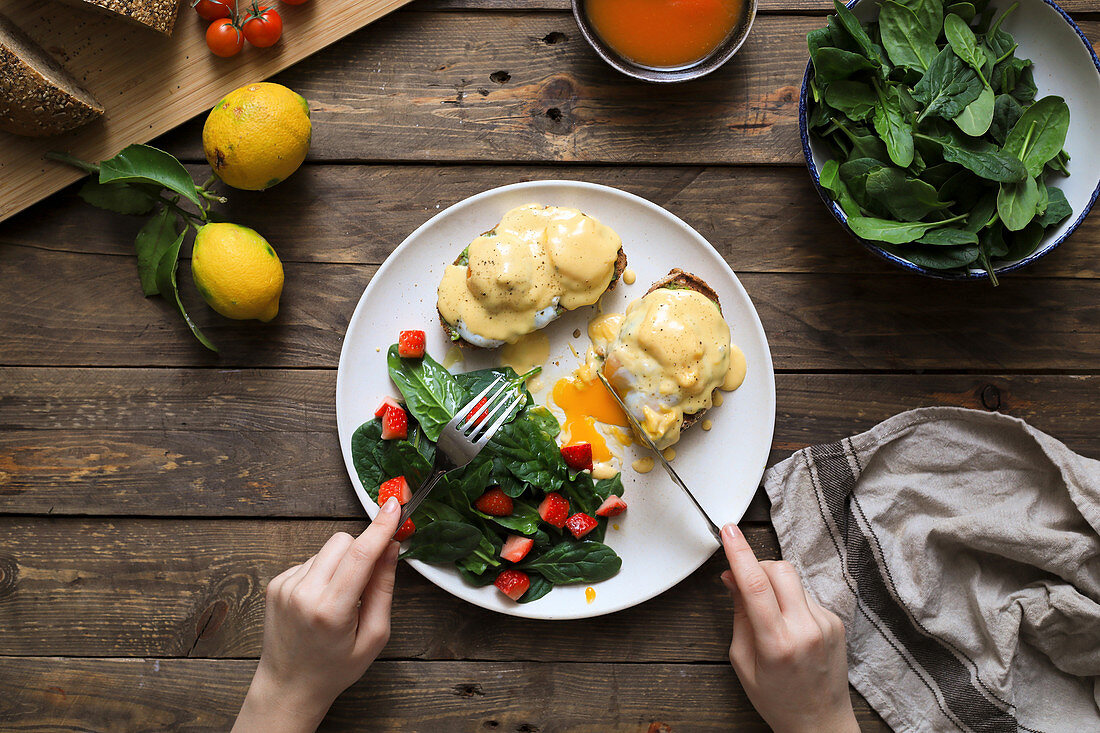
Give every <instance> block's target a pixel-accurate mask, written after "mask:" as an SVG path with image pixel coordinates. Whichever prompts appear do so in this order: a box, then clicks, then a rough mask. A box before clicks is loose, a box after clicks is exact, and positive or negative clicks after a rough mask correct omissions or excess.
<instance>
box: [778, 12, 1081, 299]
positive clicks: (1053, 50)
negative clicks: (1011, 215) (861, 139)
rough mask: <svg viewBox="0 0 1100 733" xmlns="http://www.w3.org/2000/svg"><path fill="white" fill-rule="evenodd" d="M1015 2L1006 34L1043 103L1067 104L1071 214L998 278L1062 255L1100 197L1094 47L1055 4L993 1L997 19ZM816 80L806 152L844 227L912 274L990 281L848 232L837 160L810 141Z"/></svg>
mask: <svg viewBox="0 0 1100 733" xmlns="http://www.w3.org/2000/svg"><path fill="white" fill-rule="evenodd" d="M1014 2H1016V3H1017V4H1018V7H1017V8H1016V10H1015V11H1014V12H1012V13H1011V14H1010V15H1009V16H1008V17H1007V18H1006V19H1005V21H1004V23H1003V24H1002V25H1001V27H1002V28H1003V29H1004V30H1005V31H1007V32H1009V33H1011V34H1012V36H1013V38H1014V39H1015V40H1016V42H1017V43H1018V44H1019V48H1018V49H1017V50H1016V56H1017V57H1020V58H1026V59H1031V61H1032V62H1033V64H1034V67H1033V74H1034V78H1035V85H1036V86H1037V87H1038V90H1039V92H1038V95H1037V98H1042V97H1044V96H1047V95H1050V94H1055V95H1058V96H1060V97H1062V98H1063V99H1065V100H1066V104H1067V105H1069V110H1070V124H1069V133H1068V134H1067V135H1066V144H1065V149H1066V151H1067V152H1068V153H1069V155H1070V161H1069V165H1068V169H1069V172H1070V175H1069V176H1068V177H1066V178H1059V179H1057V185H1058V187H1059V188H1061V189H1062V191H1063V192H1064V193H1065V195H1066V200H1067V201H1068V202H1069V204H1070V206H1071V207H1072V209H1073V213H1072V214H1071V215H1070V216H1069V217H1068V218H1067V219H1066V220H1065V221H1063V222H1062V223H1061V224H1060V225H1058V226H1055V227H1051V228H1050V229H1049V230H1048V231H1047V232H1045V233H1044V235H1043V239H1042V240H1041V241H1040V242H1039V246H1038V247H1036V249H1035V251H1034V252H1032V253H1031V254H1029V255H1027V256H1026V257H1024V258H1023V259H1021V260H1018V261H1016V262H1008V263H1001V264H999V265H998V266H997V267H996V268H995V272H996V273H997V274H1000V273H1005V272H1012V271H1013V270H1019V269H1020V268H1022V267H1026V266H1028V265H1030V264H1031V263H1032V262H1035V261H1036V260H1038V259H1039V258H1041V257H1044V256H1046V255H1047V254H1049V253H1050V252H1051V251H1053V250H1054V249H1055V248H1057V247H1058V245H1060V244H1061V243H1062V242H1064V241H1065V240H1066V239H1067V238H1068V237H1069V236H1070V235H1071V234H1072V233H1073V232H1074V230H1076V229H1077V227H1078V226H1080V224H1081V222H1082V221H1084V220H1085V217H1086V216H1087V215H1088V213H1089V210H1090V209H1091V208H1092V205H1093V202H1095V201H1096V197H1097V195H1098V194H1100V129H1098V128H1100V59H1097V57H1096V53H1095V52H1094V51H1093V49H1092V44H1090V43H1089V40H1088V38H1086V37H1085V34H1084V33H1083V32H1082V31H1081V29H1080V28H1079V27H1078V26H1077V24H1076V23H1074V22H1073V19H1072V18H1070V17H1069V15H1068V14H1067V13H1066V12H1065V11H1064V10H1062V8H1060V7H1058V5H1056V4H1055V3H1054V2H1051V0H994V2H992V3H991V6H992V7H995V8H996V9H997V14H998V15H999V14H1000V13H1003V12H1004V11H1005V10H1007V9H1008V8H1009V7H1011V6H1012V5H1013V3H1014ZM848 7H849V8H851V10H852V12H853V14H855V16H856V17H857V18H858V19H859V20H860V21H861V22H864V23H866V22H868V21H870V20H874V19H875V18H876V17H877V15H878V10H879V4H878V2H876V1H875V0H853V2H849V3H848ZM812 73H813V64H812V63H810V62H807V64H806V72H805V75H804V76H803V79H802V93H801V96H800V97H799V101H798V127H799V133H800V134H801V137H802V152H803V154H804V155H805V157H806V165H807V167H808V168H809V169H810V176H811V177H812V178H813V181H814V186H815V187H816V188H817V192H818V194H820V196H821V200H822V201H824V202H825V205H826V206H827V207H828V209H829V211H831V212H832V214H833V216H834V217H836V220H837V221H839V222H840V224H841V226H843V227H844V229H845V230H846V231H847V232H848V233H849V234H851V235H852V236H853V237H855V238H856V239H857V240H859V241H860V242H861V243H862V244H863V245H864V246H865V247H866V248H867V249H868V250H870V251H871V252H872V253H873V254H875V255H878V256H879V257H881V258H882V259H885V260H887V261H889V262H892V263H894V264H896V265H899V266H900V267H903V268H905V269H907V270H910V271H912V272H916V273H919V274H921V275H927V276H929V277H936V278H941V279H948V280H981V279H988V277H989V275H988V274H987V273H986V272H985V270H984V269H981V268H979V267H973V268H971V269H968V270H965V271H960V270H935V269H931V268H928V267H922V266H920V265H917V264H914V263H912V262H909V261H908V260H905V259H902V258H901V257H898V256H897V255H894V254H892V253H890V252H888V251H886V250H885V249H883V248H882V247H881V246H880V244H879V243H878V242H872V241H868V240H866V239H862V238H861V237H858V236H856V234H855V233H854V232H853V231H852V230H851V228H850V227H849V226H848V217H847V216H846V215H845V214H844V211H843V210H841V208H840V206H839V205H838V204H837V203H836V202H835V201H833V199H832V197H831V196H830V195H829V192H828V191H826V190H825V189H824V188H822V186H821V181H820V174H819V170H820V167H821V164H822V163H824V162H825V161H827V160H829V159H830V158H831V157H832V155H831V153H830V151H829V150H828V148H827V147H826V146H825V145H824V144H822V143H821V142H820V141H818V140H814V139H812V138H811V136H810V135H809V129H808V126H807V117H808V115H809V110H808V109H807V104H808V95H809V83H810V75H811V74H812Z"/></svg>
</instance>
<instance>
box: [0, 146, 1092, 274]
mask: <svg viewBox="0 0 1100 733" xmlns="http://www.w3.org/2000/svg"><path fill="white" fill-rule="evenodd" d="M191 171H192V173H193V175H194V176H195V177H196V178H198V179H201V178H203V177H204V176H206V175H208V173H209V171H208V169H207V167H206V166H205V164H203V165H192V166H191ZM546 179H554V180H585V181H591V182H594V183H602V184H605V185H609V186H614V187H616V188H621V189H624V190H626V191H630V192H631V193H635V194H637V195H639V196H642V197H643V198H646V199H649V200H650V201H653V202H655V203H657V204H660V205H661V206H664V207H666V208H668V209H669V211H671V212H672V213H674V214H676V215H678V216H680V217H681V218H683V219H684V220H685V221H687V222H688V223H689V224H691V225H692V226H694V227H695V228H696V229H698V230H699V232H700V233H702V234H703V236H705V237H706V238H707V239H708V240H709V241H710V242H711V243H712V244H713V245H714V247H715V248H716V249H717V250H718V251H719V252H721V253H722V255H723V256H725V257H726V258H727V259H728V260H729V262H730V264H731V265H732V267H733V268H734V269H735V270H736V271H737V272H800V273H827V272H850V273H855V272H858V273H867V274H891V273H893V274H896V273H897V270H896V269H894V268H893V267H892V266H890V265H887V264H886V263H884V262H882V261H881V260H879V259H878V258H876V257H873V256H871V255H869V254H868V253H866V252H865V251H864V250H863V248H862V247H860V246H859V245H858V244H857V243H856V242H855V241H854V240H852V239H850V238H848V237H847V236H845V235H844V234H843V233H842V230H841V229H840V226H839V225H838V224H837V223H836V222H835V221H834V220H833V218H832V216H830V215H829V213H828V211H827V210H826V209H825V207H824V206H822V205H821V203H820V199H819V198H818V196H817V194H816V192H815V191H814V189H813V187H812V185H811V184H810V179H809V175H808V174H807V172H806V170H805V169H804V168H801V167H797V168H763V167H746V168H741V167H727V168H723V167H635V166H629V167H609V166H583V167H574V166H567V167H566V166H503V167H490V166H445V167H438V166H424V165H408V166H385V165H383V166H359V165H308V166H306V167H304V168H303V169H302V170H301V171H299V172H298V173H297V174H295V176H294V177H292V178H291V179H289V180H288V181H287V182H286V183H284V184H281V185H279V186H276V187H275V188H273V189H271V190H270V191H265V192H263V193H248V192H244V191H230V192H229V194H228V195H229V197H230V203H229V205H227V206H225V207H219V210H220V211H222V212H224V214H225V216H226V217H227V218H228V219H229V220H231V221H236V222H239V223H241V224H244V225H246V226H251V227H253V228H254V229H257V230H258V231H260V232H263V233H264V234H266V235H267V236H268V237H269V238H270V239H271V241H272V242H274V244H275V246H276V247H277V248H278V250H279V255H280V257H281V258H282V259H283V261H284V262H330V263H346V264H381V263H382V262H383V261H384V260H385V258H386V257H387V256H388V255H389V254H390V253H391V252H393V250H394V248H395V247H396V246H397V245H398V244H400V243H401V241H402V240H403V239H404V238H405V237H406V236H407V235H408V234H409V233H410V232H412V231H413V230H414V229H416V228H417V227H418V226H420V225H421V224H423V223H424V222H425V221H427V220H428V219H429V218H430V217H431V216H432V215H434V214H435V213H437V212H438V211H439V210H440V209H442V208H446V207H447V206H450V205H451V204H453V203H455V202H457V201H461V200H462V199H464V198H466V197H468V196H471V195H473V194H476V193H479V192H481V191H484V190H487V189H490V188H494V187H496V186H501V185H505V184H509V183H517V182H520V181H529V180H546ZM142 222H143V220H141V219H138V218H134V217H125V216H118V215H116V214H112V213H110V212H106V211H102V210H100V209H95V208H93V207H91V206H88V205H87V204H85V203H84V202H83V201H81V200H80V199H79V197H77V195H76V189H75V187H72V188H69V189H66V191H65V192H64V193H62V194H59V195H57V196H54V197H52V198H51V199H50V200H49V201H47V202H43V203H42V204H40V205H38V206H35V207H33V208H31V209H30V210H28V211H27V212H25V213H24V214H22V215H20V216H18V217H15V218H14V219H12V220H11V221H10V222H8V223H6V224H5V225H4V231H3V233H0V243H6V244H9V245H23V246H27V247H37V248H45V249H50V250H55V251H66V252H85V253H99V254H115V255H126V256H131V255H132V254H133V241H134V236H135V235H136V233H137V230H138V229H139V228H140V226H141V224H142ZM486 226H487V227H488V226H489V224H488V223H487V224H486ZM1098 242H1100V219H1098V218H1095V217H1092V218H1089V219H1087V220H1086V221H1085V223H1084V225H1083V226H1082V227H1081V229H1079V230H1078V231H1077V232H1076V233H1075V234H1074V236H1073V238H1072V239H1070V240H1069V241H1068V242H1067V243H1065V244H1063V245H1062V246H1061V247H1060V248H1059V249H1058V251H1057V252H1056V253H1055V254H1053V255H1051V256H1049V257H1047V258H1045V259H1044V260H1042V261H1041V262H1039V263H1038V264H1037V265H1035V266H1033V267H1031V268H1030V269H1028V271H1027V273H1028V275H1029V276H1043V277H1051V276H1057V277H1080V278H1090V277H1091V278H1095V277H1100V264H1097V258H1096V257H1095V256H1094V254H1093V250H1094V249H1095V246H1096V245H1097V243H1098ZM628 251H629V244H628Z"/></svg>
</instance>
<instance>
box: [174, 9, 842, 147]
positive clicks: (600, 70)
mask: <svg viewBox="0 0 1100 733" xmlns="http://www.w3.org/2000/svg"><path fill="white" fill-rule="evenodd" d="M819 25H821V19H820V18H812V17H807V18H800V17H783V16H762V17H760V18H758V19H757V21H756V25H755V27H754V30H753V33H752V34H751V35H750V36H749V39H748V41H747V42H746V44H745V46H744V47H743V48H742V49H741V51H740V52H739V53H738V56H737V58H735V59H734V60H733V61H732V62H730V63H729V64H727V65H726V66H725V67H723V68H722V69H720V70H719V71H717V72H715V73H714V74H711V75H710V76H708V77H707V78H705V79H703V80H699V81H696V82H690V83H686V84H683V85H676V86H675V87H672V88H664V87H662V88H661V89H660V92H659V93H654V87H652V86H651V85H649V84H645V83H642V82H637V81H634V80H631V79H629V78H627V77H625V76H623V75H622V74H620V73H619V72H617V71H615V70H614V69H612V68H611V67H609V66H608V65H607V64H605V63H604V62H603V61H602V60H601V59H600V58H599V57H597V56H596V54H595V53H594V52H593V51H592V49H591V48H589V46H588V45H587V44H586V43H585V41H584V39H583V38H582V37H581V35H580V33H579V32H578V31H577V28H576V24H575V23H574V21H573V17H572V15H570V14H567V13H550V14H547V13H479V12H470V13H466V12H462V13H437V14H430V13H397V14H394V15H391V16H388V17H387V18H384V19H382V20H380V21H379V22H377V23H375V24H373V25H371V26H370V27H368V28H366V29H364V30H363V31H362V32H360V33H357V34H355V35H354V36H353V37H351V38H349V39H346V40H345V41H342V42H338V43H336V44H334V45H333V46H331V47H330V48H329V49H328V50H326V51H324V52H322V53H320V54H317V55H315V56H313V57H311V58H310V59H308V60H306V61H305V62H303V63H301V64H298V65H297V66H295V67H294V68H293V69H291V70H288V71H286V72H283V73H281V74H279V75H277V76H276V77H274V80H275V81H278V82H280V83H282V84H286V85H287V86H289V87H290V88H292V89H294V90H295V91H298V92H299V93H301V94H303V95H304V96H305V97H306V98H307V99H308V100H309V102H310V106H311V109H312V118H313V120H314V135H313V145H312V149H311V151H310V156H311V159H313V160H333V159H338V160H347V159H357V160H376V161H383V160H404V161H427V162H433V163H437V162H443V161H470V160H485V161H493V162H503V161H538V160H542V161H567V162H618V163H639V162H643V161H644V162H647V163H656V162H662V163H672V164H684V163H708V162H714V163H783V164H793V163H796V162H798V161H799V160H800V157H801V153H800V152H799V150H800V149H799V145H798V122H797V108H798V88H797V87H798V85H799V84H800V83H801V79H802V68H803V66H804V65H805V61H806V58H807V57H808V52H807V50H806V43H805V37H806V33H807V32H808V31H810V30H811V29H813V28H814V27H817V26H819ZM551 39H553V42H551ZM201 126H202V119H201V118H200V119H196V120H194V121H192V122H190V123H187V124H185V125H183V126H181V127H180V128H179V129H178V130H177V131H175V132H172V133H169V134H168V135H166V136H164V137H163V138H161V140H160V143H159V144H162V145H164V146H166V147H167V148H168V149H169V150H171V151H172V152H173V153H176V154H178V155H180V156H182V157H185V158H188V159H191V160H202V157H203V156H202V152H201V145H200V142H201Z"/></svg>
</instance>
